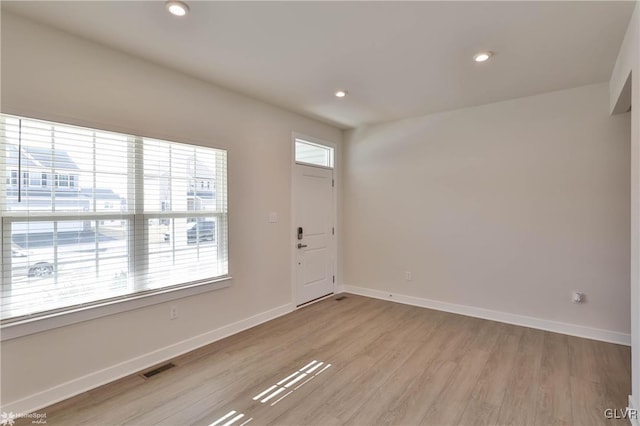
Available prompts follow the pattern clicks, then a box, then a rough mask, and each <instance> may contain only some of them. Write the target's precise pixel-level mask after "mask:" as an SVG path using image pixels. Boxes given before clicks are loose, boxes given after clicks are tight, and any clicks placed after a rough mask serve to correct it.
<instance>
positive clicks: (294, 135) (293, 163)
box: [289, 132, 340, 309]
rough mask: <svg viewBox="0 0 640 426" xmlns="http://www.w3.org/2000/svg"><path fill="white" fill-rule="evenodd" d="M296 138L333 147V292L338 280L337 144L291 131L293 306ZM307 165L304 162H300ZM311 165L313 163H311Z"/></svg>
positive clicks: (295, 291)
mask: <svg viewBox="0 0 640 426" xmlns="http://www.w3.org/2000/svg"><path fill="white" fill-rule="evenodd" d="M296 139H303V140H305V141H309V142H313V143H316V144H318V145H324V146H328V147H330V148H333V181H334V185H333V227H334V229H335V234H334V236H333V239H332V241H331V245H332V246H331V249H332V250H333V255H334V256H333V271H334V276H335V277H336V279H335V282H334V283H333V292H334V293H337V289H338V288H339V286H338V283H339V282H340V276H339V269H338V247H339V244H338V239H339V238H340V229H339V227H338V199H339V197H338V188H339V187H340V186H339V185H338V179H339V178H340V176H339V173H338V170H339V168H338V166H339V165H340V156H339V154H338V144H337V143H335V142H330V141H327V140H323V139H318V138H314V137H313V136H308V135H305V134H302V133H298V132H292V133H291V223H290V229H289V232H290V237H289V241H290V242H291V259H290V264H291V303H292V305H293V306H294V307H296V306H297V303H298V288H297V285H296V263H297V261H296V259H297V251H298V249H297V247H296V244H297V243H298V238H297V237H298V236H297V234H296V232H295V228H296V223H295V219H296V207H295V191H294V190H293V188H294V187H293V185H294V179H295V174H296V173H295V172H296V167H295V166H296ZM301 164H305V165H308V164H306V163H301ZM311 166H312V167H313V165H311ZM296 309H297V307H296Z"/></svg>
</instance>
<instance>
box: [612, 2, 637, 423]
mask: <svg viewBox="0 0 640 426" xmlns="http://www.w3.org/2000/svg"><path fill="white" fill-rule="evenodd" d="M629 76H631V79H629ZM629 83H631V84H630V85H629ZM609 89H610V98H611V99H610V100H611V102H610V103H611V110H612V111H613V112H614V113H618V112H620V111H621V110H623V111H624V110H626V109H627V108H628V107H629V106H631V105H632V106H633V110H632V111H631V298H630V302H631V390H632V392H631V395H630V396H629V404H630V406H631V407H633V408H635V409H636V410H639V409H640V108H639V106H640V7H638V4H637V3H636V8H635V11H634V13H633V16H632V18H631V21H630V22H629V26H628V28H627V31H626V34H625V38H624V41H623V43H622V46H621V47H620V52H619V53H618V59H617V61H616V64H615V67H614V69H613V72H612V74H611V80H610V82H609ZM634 424H635V425H640V419H635V421H634Z"/></svg>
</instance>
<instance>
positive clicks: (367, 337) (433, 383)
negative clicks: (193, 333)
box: [18, 295, 631, 426]
mask: <svg viewBox="0 0 640 426" xmlns="http://www.w3.org/2000/svg"><path fill="white" fill-rule="evenodd" d="M314 360H315V361H316V363H314V364H312V365H311V366H309V367H307V368H306V369H305V370H304V371H299V370H300V369H302V368H303V367H305V366H307V365H308V364H310V363H311V362H312V361H314ZM320 362H322V363H323V364H322V365H320V366H317V365H318V364H319V363H320ZM173 363H174V364H176V367H174V368H172V369H170V370H167V371H165V372H163V373H161V374H158V375H157V376H153V377H151V378H149V379H143V378H142V377H141V376H138V375H136V376H131V377H127V378H125V379H122V380H119V381H117V382H114V383H111V384H109V385H106V386H103V387H101V388H98V389H95V390H93V391H90V392H87V393H84V394H82V395H79V396H77V397H75V398H72V399H70V400H67V401H64V402H62V403H59V404H56V405H54V406H51V407H48V408H45V409H43V410H39V412H46V413H47V419H46V420H47V424H48V425H80V424H86V425H119V424H127V425H211V424H213V423H215V422H216V421H218V420H219V419H221V418H223V417H224V416H225V415H228V417H226V418H224V420H220V421H219V422H218V423H217V424H216V426H223V425H225V424H227V426H229V425H228V423H229V422H231V421H233V420H234V419H236V420H235V421H233V422H232V423H231V425H232V426H240V425H242V424H246V425H250V426H255V425H266V424H273V425H343V424H344V425H599V424H607V423H611V422H615V421H611V420H607V419H606V418H605V416H604V410H605V409H606V408H611V409H623V408H624V407H625V406H626V403H627V395H628V394H629V393H630V373H629V371H630V363H631V355H630V349H629V348H628V347H624V346H619V345H614V344H609V343H602V342H597V341H593V340H587V339H580V338H576V337H570V336H565V335H561V334H555V333H550V332H545V331H540V330H535V329H530V328H524V327H517V326H512V325H507V324H502V323H497V322H493V321H486V320H481V319H475V318H470V317H465V316H461V315H455V314H449V313H444V312H439V311H433V310H429V309H423V308H417V307H412V306H406V305H401V304H397V303H392V302H386V301H381V300H375V299H369V298H365V297H360V296H354V295H347V297H346V298H345V299H343V300H341V301H336V300H334V299H327V300H324V301H321V302H318V303H316V304H313V305H311V306H308V307H306V308H303V309H300V310H297V311H295V312H293V313H291V314H289V315H286V316H284V317H281V318H278V319H276V320H273V321H270V322H268V323H265V324H262V325H260V326H258V327H254V328H252V329H250V330H247V331H245V332H242V333H239V334H237V335H234V336H231V337H229V338H227V339H224V340H221V341H219V342H216V343H213V344H211V345H208V346H206V347H204V348H201V349H198V350H196V351H194V352H191V353H189V354H186V355H184V356H182V357H180V358H178V359H175V360H173ZM329 364H330V367H327V365H329ZM314 366H316V367H315V369H314ZM310 370H312V371H310ZM296 372H297V373H296ZM294 373H295V375H294V376H292V377H291V378H290V379H289V380H286V381H285V380H283V379H285V378H287V377H288V376H291V375H292V374H294ZM303 374H304V377H302V376H303ZM296 379H298V381H296V382H295V383H291V382H293V381H294V380H296ZM272 387H273V388H272ZM270 388H272V389H271V391H269V392H267V393H265V394H264V395H263V396H261V397H260V398H258V399H257V400H256V399H255V397H256V396H258V394H260V393H262V392H263V391H265V390H267V389H270ZM280 389H282V390H280ZM273 394H275V395H273ZM267 398H268V401H266V402H264V403H263V402H261V401H263V400H265V399H267ZM231 412H234V413H232V414H229V413H231ZM241 415H242V416H241ZM247 421H249V423H246V422H247ZM617 422H618V423H619V424H628V422H627V421H624V420H618V421H617ZM30 423H31V422H30V421H26V419H22V420H21V421H20V422H18V424H30Z"/></svg>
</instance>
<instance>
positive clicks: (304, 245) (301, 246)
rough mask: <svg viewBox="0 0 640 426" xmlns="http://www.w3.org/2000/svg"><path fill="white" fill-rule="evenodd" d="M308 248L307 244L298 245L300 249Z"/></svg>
mask: <svg viewBox="0 0 640 426" xmlns="http://www.w3.org/2000/svg"><path fill="white" fill-rule="evenodd" d="M306 246H307V245H306V244H302V243H298V248H299V249H301V248H305V247H306Z"/></svg>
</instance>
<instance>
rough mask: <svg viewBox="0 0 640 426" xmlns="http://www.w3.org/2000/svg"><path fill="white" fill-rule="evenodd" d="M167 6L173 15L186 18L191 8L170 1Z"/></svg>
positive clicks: (184, 4)
mask: <svg viewBox="0 0 640 426" xmlns="http://www.w3.org/2000/svg"><path fill="white" fill-rule="evenodd" d="M165 5H166V7H167V10H168V11H169V13H171V14H172V15H175V16H184V15H186V14H187V13H189V6H187V4H186V3H183V2H181V1H168V2H167V3H165Z"/></svg>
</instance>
